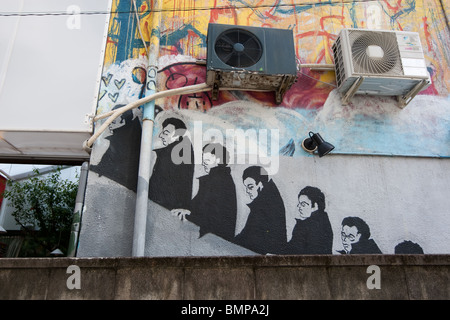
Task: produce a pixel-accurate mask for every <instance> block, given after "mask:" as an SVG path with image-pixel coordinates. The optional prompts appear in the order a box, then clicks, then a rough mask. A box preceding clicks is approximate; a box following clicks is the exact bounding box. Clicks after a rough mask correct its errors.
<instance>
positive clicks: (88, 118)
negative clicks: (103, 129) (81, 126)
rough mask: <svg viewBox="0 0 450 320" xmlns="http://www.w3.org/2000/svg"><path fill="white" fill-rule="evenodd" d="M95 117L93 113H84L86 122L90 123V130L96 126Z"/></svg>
mask: <svg viewBox="0 0 450 320" xmlns="http://www.w3.org/2000/svg"><path fill="white" fill-rule="evenodd" d="M94 117H95V115H93V114H92V113H86V114H85V115H84V123H85V124H87V125H89V130H92V129H93V127H94Z"/></svg>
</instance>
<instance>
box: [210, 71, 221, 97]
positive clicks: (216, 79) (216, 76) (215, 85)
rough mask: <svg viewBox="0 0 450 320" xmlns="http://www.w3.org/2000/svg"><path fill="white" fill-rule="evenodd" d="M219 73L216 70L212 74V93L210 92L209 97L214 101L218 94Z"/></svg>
mask: <svg viewBox="0 0 450 320" xmlns="http://www.w3.org/2000/svg"><path fill="white" fill-rule="evenodd" d="M220 77H221V76H220V73H219V72H216V73H215V74H214V83H213V85H212V93H211V99H212V100H213V101H216V100H217V98H218V96H219V84H220Z"/></svg>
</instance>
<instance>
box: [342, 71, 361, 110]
mask: <svg viewBox="0 0 450 320" xmlns="http://www.w3.org/2000/svg"><path fill="white" fill-rule="evenodd" d="M363 82H364V77H359V78H358V79H357V80H356V81H355V82H354V83H353V84H352V86H351V87H350V89H348V90H347V92H346V93H345V94H344V95H343V96H342V99H341V101H342V104H343V105H347V104H348V102H349V101H350V99H351V98H353V96H354V95H355V93H356V91H358V89H359V87H360V86H361V85H362V83H363Z"/></svg>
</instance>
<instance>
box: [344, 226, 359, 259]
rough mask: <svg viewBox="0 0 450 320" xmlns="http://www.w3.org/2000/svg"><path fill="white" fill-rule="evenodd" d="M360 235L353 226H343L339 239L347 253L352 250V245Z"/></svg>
mask: <svg viewBox="0 0 450 320" xmlns="http://www.w3.org/2000/svg"><path fill="white" fill-rule="evenodd" d="M360 238H361V233H359V232H358V228H356V227H355V226H352V227H349V226H343V227H342V231H341V239H342V245H343V247H344V250H345V251H346V252H347V253H348V252H350V251H351V250H352V244H353V243H356V242H358V241H359V239H360Z"/></svg>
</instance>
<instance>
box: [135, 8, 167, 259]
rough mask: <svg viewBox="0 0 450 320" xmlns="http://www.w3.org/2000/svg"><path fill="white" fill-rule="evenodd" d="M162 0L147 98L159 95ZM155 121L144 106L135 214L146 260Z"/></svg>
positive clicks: (138, 252) (139, 248) (139, 250)
mask: <svg viewBox="0 0 450 320" xmlns="http://www.w3.org/2000/svg"><path fill="white" fill-rule="evenodd" d="M161 5H162V0H158V1H156V3H155V4H154V6H153V8H152V9H151V10H153V15H152V24H151V30H150V32H151V37H150V46H149V52H148V67H147V84H146V90H145V96H146V97H147V96H150V95H152V94H154V93H156V78H157V73H158V72H157V71H158V56H159V41H160V34H159V27H160V26H159V24H160V21H161ZM154 119H155V101H154V100H153V101H150V102H148V103H146V104H144V105H143V115H142V136H141V150H140V156H139V173H138V182H137V191H136V208H135V215H134V232H133V249H132V256H133V257H143V256H144V251H145V233H146V229H147V228H146V227H147V210H148V191H149V182H150V163H151V154H152V140H153V124H154Z"/></svg>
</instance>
